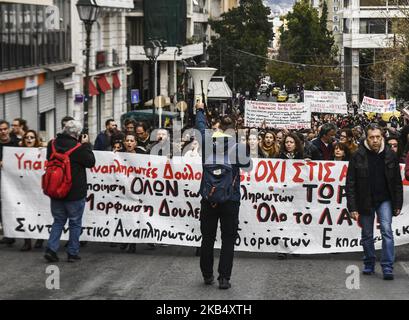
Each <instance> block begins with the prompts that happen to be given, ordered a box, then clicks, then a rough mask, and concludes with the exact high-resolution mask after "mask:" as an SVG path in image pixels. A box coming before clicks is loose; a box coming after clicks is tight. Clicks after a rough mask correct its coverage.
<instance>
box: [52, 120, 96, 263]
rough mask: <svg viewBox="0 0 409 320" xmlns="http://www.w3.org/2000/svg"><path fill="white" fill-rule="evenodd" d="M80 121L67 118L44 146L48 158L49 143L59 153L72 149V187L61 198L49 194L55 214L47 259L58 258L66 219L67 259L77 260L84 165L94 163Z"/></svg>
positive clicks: (82, 211) (84, 185)
mask: <svg viewBox="0 0 409 320" xmlns="http://www.w3.org/2000/svg"><path fill="white" fill-rule="evenodd" d="M81 131H82V125H81V123H80V122H79V121H76V120H70V121H68V122H67V123H66V124H65V127H64V129H63V132H62V133H59V134H58V135H57V138H56V139H53V140H51V141H50V142H49V143H48V146H47V160H50V157H51V154H52V144H54V147H55V150H56V152H58V153H66V152H67V151H69V150H71V149H73V148H75V147H76V146H77V145H79V144H80V146H79V147H78V148H77V149H75V150H74V151H73V152H72V153H71V154H70V155H69V158H70V166H71V177H72V187H71V189H70V191H69V192H68V194H67V196H66V197H65V198H63V199H53V198H51V213H52V216H53V218H54V222H53V225H52V227H51V232H50V237H49V239H48V243H47V249H46V252H45V255H44V257H45V259H46V260H47V261H48V262H57V261H58V260H59V259H58V256H57V251H58V248H59V243H60V237H61V233H62V230H63V228H64V225H65V223H66V222H67V220H69V223H68V226H69V241H68V246H67V255H68V262H75V261H78V260H80V259H81V258H80V257H79V255H78V254H79V248H80V243H79V238H80V235H81V231H82V215H83V213H84V208H85V202H86V200H85V199H86V196H87V174H86V170H85V169H86V168H92V167H93V166H94V165H95V157H94V154H93V152H92V148H91V144H90V143H89V138H88V135H86V134H83V135H81Z"/></svg>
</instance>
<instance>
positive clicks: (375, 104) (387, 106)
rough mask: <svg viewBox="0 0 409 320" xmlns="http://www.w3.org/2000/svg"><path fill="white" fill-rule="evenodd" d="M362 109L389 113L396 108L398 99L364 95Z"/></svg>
mask: <svg viewBox="0 0 409 320" xmlns="http://www.w3.org/2000/svg"><path fill="white" fill-rule="evenodd" d="M362 110H363V111H365V112H375V113H387V112H394V111H395V110H396V100H395V99H387V100H378V99H373V98H369V97H364V99H363V100H362Z"/></svg>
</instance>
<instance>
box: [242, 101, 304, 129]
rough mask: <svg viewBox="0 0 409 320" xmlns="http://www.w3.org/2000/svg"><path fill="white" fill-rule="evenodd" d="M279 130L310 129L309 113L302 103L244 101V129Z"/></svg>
mask: <svg viewBox="0 0 409 320" xmlns="http://www.w3.org/2000/svg"><path fill="white" fill-rule="evenodd" d="M264 123H265V125H266V126H267V127H274V128H280V129H304V128H306V129H309V128H311V112H310V109H309V107H306V106H305V105H304V104H303V103H276V102H264V101H250V100H246V106H245V116H244V125H245V126H246V127H261V126H262V125H263V124H264Z"/></svg>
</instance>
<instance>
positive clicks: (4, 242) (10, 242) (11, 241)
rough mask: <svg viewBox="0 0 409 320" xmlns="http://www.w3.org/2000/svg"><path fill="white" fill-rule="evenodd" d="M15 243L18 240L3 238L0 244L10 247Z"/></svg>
mask: <svg viewBox="0 0 409 320" xmlns="http://www.w3.org/2000/svg"><path fill="white" fill-rule="evenodd" d="M14 242H16V239H13V238H7V237H3V239H1V240H0V244H7V245H9V246H10V245H12V244H13V243H14Z"/></svg>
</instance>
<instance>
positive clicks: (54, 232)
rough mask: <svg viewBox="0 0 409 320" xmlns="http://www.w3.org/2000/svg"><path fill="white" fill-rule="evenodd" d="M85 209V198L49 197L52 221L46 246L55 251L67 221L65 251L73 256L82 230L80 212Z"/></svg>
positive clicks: (77, 251)
mask: <svg viewBox="0 0 409 320" xmlns="http://www.w3.org/2000/svg"><path fill="white" fill-rule="evenodd" d="M84 209H85V198H84V199H81V200H77V201H64V200H55V199H51V213H52V215H53V218H54V223H53V225H52V227H51V232H50V238H49V239H48V243H47V248H48V249H50V250H52V251H54V252H57V251H58V248H59V246H60V238H61V233H62V231H63V228H64V226H65V223H66V222H67V219H68V220H69V222H68V228H69V231H70V236H69V241H68V246H67V253H68V254H70V255H73V256H76V255H78V253H79V251H80V235H81V231H82V214H83V213H84Z"/></svg>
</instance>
